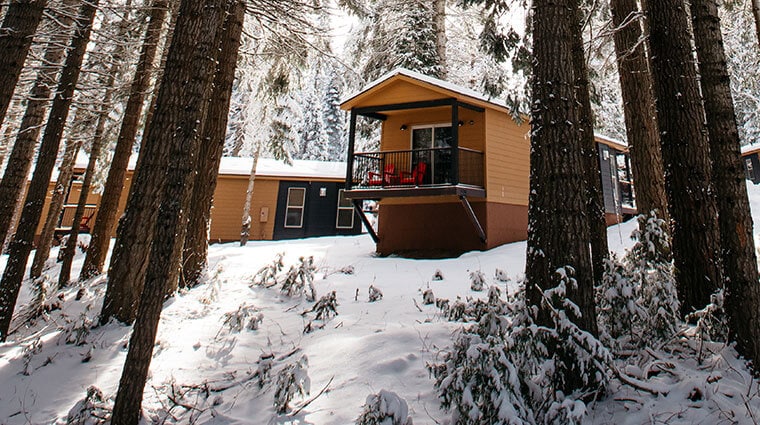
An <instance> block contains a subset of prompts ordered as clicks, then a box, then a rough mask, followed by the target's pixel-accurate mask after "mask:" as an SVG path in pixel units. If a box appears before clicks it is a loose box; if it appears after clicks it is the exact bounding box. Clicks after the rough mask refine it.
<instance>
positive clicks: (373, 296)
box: [369, 285, 383, 303]
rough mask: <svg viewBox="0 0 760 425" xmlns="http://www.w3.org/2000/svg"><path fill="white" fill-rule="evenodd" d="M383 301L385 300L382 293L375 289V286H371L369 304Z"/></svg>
mask: <svg viewBox="0 0 760 425" xmlns="http://www.w3.org/2000/svg"><path fill="white" fill-rule="evenodd" d="M382 299H383V293H382V291H380V290H379V289H377V288H375V286H374V285H369V302H371V303H373V302H375V301H380V300H382Z"/></svg>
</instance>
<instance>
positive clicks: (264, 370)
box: [256, 353, 274, 388]
mask: <svg viewBox="0 0 760 425" xmlns="http://www.w3.org/2000/svg"><path fill="white" fill-rule="evenodd" d="M273 363H274V353H265V354H261V355H260V356H259V366H258V368H257V370H256V373H257V375H258V380H257V382H258V384H259V388H264V385H266V384H267V383H269V378H270V376H269V373H270V372H271V371H272V364H273Z"/></svg>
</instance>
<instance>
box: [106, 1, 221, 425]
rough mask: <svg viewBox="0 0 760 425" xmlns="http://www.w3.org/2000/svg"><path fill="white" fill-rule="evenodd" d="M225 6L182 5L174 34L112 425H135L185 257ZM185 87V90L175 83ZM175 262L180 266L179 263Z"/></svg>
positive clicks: (151, 132)
mask: <svg viewBox="0 0 760 425" xmlns="http://www.w3.org/2000/svg"><path fill="white" fill-rule="evenodd" d="M225 2H226V0H206V1H195V0H183V1H182V3H181V4H180V13H179V17H178V19H177V27H176V34H175V37H174V41H173V42H172V45H171V49H170V51H169V56H168V59H167V62H166V72H165V74H164V75H165V76H164V78H163V79H162V83H161V87H160V89H159V94H158V100H157V102H156V110H155V112H154V116H153V122H152V123H151V126H150V128H149V129H148V135H147V139H146V144H154V145H155V144H162V145H170V146H171V149H170V157H171V161H170V162H169V165H168V168H167V169H166V174H167V177H166V183H165V184H162V185H161V186H162V187H161V188H160V190H159V194H160V198H161V202H160V208H159V210H158V218H157V219H156V220H154V223H153V227H154V230H155V236H156V237H155V238H154V240H153V244H152V246H151V249H150V258H149V262H148V270H147V273H146V278H145V287H144V290H143V292H142V296H141V298H140V302H139V307H138V315H137V320H136V323H135V326H134V331H133V333H132V337H131V338H130V341H129V352H128V353H127V359H126V361H125V363H124V370H123V372H122V375H121V380H120V381H119V390H118V392H117V395H116V401H115V404H114V409H113V415H112V417H111V421H112V423H116V424H120V425H132V424H135V425H136V424H137V423H138V420H139V413H140V404H141V402H142V395H143V390H144V387H145V382H146V380H147V375H148V369H149V367H150V361H151V354H152V352H153V345H154V344H155V339H156V331H157V328H158V322H159V319H160V315H161V307H162V305H163V300H164V295H165V290H166V284H167V279H168V278H169V276H170V274H171V273H172V272H173V271H172V267H171V266H170V265H171V264H172V261H173V259H176V258H179V256H180V255H181V252H182V241H179V240H177V238H176V237H175V235H176V234H177V232H178V231H179V228H180V227H181V226H183V225H184V220H183V218H185V217H184V213H183V211H182V206H183V205H186V204H188V203H189V202H190V198H191V196H192V186H193V182H194V179H193V178H191V177H192V173H193V172H194V170H195V162H196V160H197V155H198V148H199V147H200V139H201V137H200V134H199V131H200V130H201V128H199V127H200V123H201V122H202V121H203V120H204V118H205V116H204V115H205V109H206V107H207V106H206V105H207V103H208V102H207V99H208V98H209V95H210V94H211V88H212V82H213V78H214V71H215V64H214V61H212V60H209V58H215V57H216V56H217V54H216V50H217V49H216V46H215V45H214V41H215V39H216V37H215V35H216V32H217V31H219V30H220V28H221V26H222V23H223V19H224V12H225V8H224V7H223V6H224V4H225ZM175 81H184V82H186V83H185V84H176V83H175ZM175 261H176V260H175Z"/></svg>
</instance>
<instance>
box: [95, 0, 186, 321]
mask: <svg viewBox="0 0 760 425" xmlns="http://www.w3.org/2000/svg"><path fill="white" fill-rule="evenodd" d="M174 19H179V17H178V16H177V14H176V13H172V21H174ZM171 27H172V25H170V31H169V33H168V34H167V45H166V46H165V48H164V53H165V54H164V58H167V55H168V52H169V49H170V44H171V41H170V39H171V38H172V37H173V32H172V31H171ZM164 58H162V62H165V61H164ZM164 68H165V66H161V67H159V69H160V70H163V69H164ZM159 73H161V74H163V72H162V71H159ZM160 78H161V79H162V80H163V76H161V77H160ZM159 94H160V93H156V95H155V96H153V101H152V103H153V104H154V105H152V106H151V108H150V109H149V110H148V114H147V117H146V119H145V130H144V131H143V133H144V136H143V142H142V144H141V146H140V154H139V156H138V158H137V167H136V168H135V172H134V174H133V179H132V187H131V188H130V191H129V198H128V199H127V205H126V207H125V209H124V216H123V217H122V219H121V220H120V221H119V226H118V229H117V231H116V245H115V246H114V249H113V252H112V253H111V267H110V270H109V271H108V287H107V288H106V295H105V297H104V299H103V308H102V310H101V312H100V321H101V323H105V322H107V321H108V320H109V319H110V318H111V317H116V319H117V320H119V321H120V322H122V323H131V322H132V321H134V320H135V315H136V314H137V304H138V302H139V299H140V293H141V292H142V287H143V282H144V281H145V269H146V267H147V261H148V255H149V254H150V244H151V242H152V238H153V225H154V224H155V222H156V217H157V209H158V206H159V203H160V200H161V199H160V190H161V187H162V186H163V182H164V178H165V175H166V167H167V166H168V163H169V144H168V143H153V142H152V139H150V138H148V137H147V136H148V132H149V131H150V127H151V125H152V121H153V118H152V117H153V115H154V111H155V103H156V102H157V99H158V95H159Z"/></svg>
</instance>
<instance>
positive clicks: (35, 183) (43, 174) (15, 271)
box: [0, 0, 98, 341]
mask: <svg viewBox="0 0 760 425" xmlns="http://www.w3.org/2000/svg"><path fill="white" fill-rule="evenodd" d="M97 7H98V0H91V2H84V3H83V4H82V7H81V8H80V10H79V14H78V16H77V24H76V32H75V35H74V38H73V39H72V41H71V46H70V49H69V52H68V54H67V55H66V64H65V65H64V67H63V71H62V72H61V80H60V82H59V84H58V90H57V91H56V93H57V94H56V96H55V98H54V99H53V106H52V108H51V109H50V115H49V116H48V121H47V126H46V127H45V134H44V135H43V136H42V144H41V145H40V151H39V154H38V156H37V166H36V167H35V170H34V175H33V176H32V182H31V184H30V185H29V190H28V192H27V194H26V201H25V203H24V210H23V211H22V213H21V221H20V222H19V225H18V231H17V232H16V235H15V237H14V238H13V242H11V245H10V256H9V257H8V263H7V265H6V266H5V272H4V274H3V278H2V281H0V341H5V339H6V338H7V337H8V329H9V328H10V324H11V318H12V317H13V310H14V308H15V306H16V299H17V298H18V291H19V288H20V287H21V281H22V280H23V277H24V269H25V268H26V262H27V260H28V259H29V253H30V252H31V250H32V242H33V241H34V232H35V230H36V228H37V225H38V224H39V221H40V216H41V215H42V206H43V203H44V202H45V193H46V192H47V188H48V185H49V184H50V175H51V174H52V172H53V166H54V165H55V157H56V153H57V152H58V146H59V144H60V142H61V134H62V133H63V127H64V124H65V123H66V117H67V116H68V113H69V106H71V100H72V97H73V94H74V88H75V87H76V84H77V81H78V80H79V74H80V71H81V67H82V59H83V58H84V53H85V51H86V49H87V43H88V42H89V39H90V32H91V31H92V22H93V19H94V18H95V11H96V10H97Z"/></svg>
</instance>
